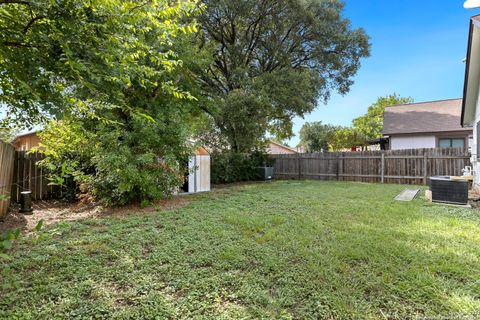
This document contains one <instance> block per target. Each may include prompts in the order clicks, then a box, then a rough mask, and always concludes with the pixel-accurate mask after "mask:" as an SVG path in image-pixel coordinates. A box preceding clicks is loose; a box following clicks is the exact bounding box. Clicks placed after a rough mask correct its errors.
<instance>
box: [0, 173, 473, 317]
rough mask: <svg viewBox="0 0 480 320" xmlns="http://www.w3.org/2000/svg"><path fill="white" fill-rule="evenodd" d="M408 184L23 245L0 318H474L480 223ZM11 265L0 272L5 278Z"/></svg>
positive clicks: (321, 188) (108, 226) (282, 185)
mask: <svg viewBox="0 0 480 320" xmlns="http://www.w3.org/2000/svg"><path fill="white" fill-rule="evenodd" d="M404 188H405V186H398V185H380V184H376V185H375V184H362V183H342V182H313V181H306V182H276V183H271V184H254V185H247V186H242V187H235V188H231V189H227V190H223V191H221V192H216V193H210V194H203V195H197V196H195V197H194V201H192V203H191V204H190V205H188V206H186V207H183V208H179V209H175V210H170V211H162V212H158V213H155V214H146V215H143V216H139V215H132V216H129V217H126V218H113V217H106V218H103V219H90V220H83V221H79V222H70V223H60V224H57V225H53V226H50V227H48V228H47V230H46V231H45V240H43V241H39V242H35V243H32V241H31V240H23V241H21V242H20V243H19V244H18V245H17V246H16V248H15V250H14V251H13V252H12V255H13V256H14V260H13V261H12V262H10V264H9V265H8V267H9V268H10V271H9V272H4V273H5V275H6V276H4V278H3V281H4V282H13V283H14V284H15V287H14V288H10V289H0V317H3V318H15V317H18V318H22V319H23V318H25V319H52V318H66V319H75V318H105V319H110V318H115V319H139V318H143V319H154V318H157V319H166V318H170V319H182V318H183V319H192V318H196V319H239V318H241V319H250V318H255V319H259V318H265V319H272V318H273V319H279V318H285V319H289V318H294V319H384V318H388V319H406V318H414V317H415V316H419V315H420V316H422V315H424V316H434V315H448V314H449V313H450V312H474V311H478V310H480V218H479V215H478V212H477V211H476V210H472V209H463V208H462V209H460V208H456V207H447V206H439V205H433V204H428V203H426V202H425V201H424V200H423V199H416V200H414V201H412V202H396V201H394V200H393V197H394V196H395V195H397V194H398V193H399V192H400V191H401V190H403V189H404ZM7 271H8V270H7Z"/></svg>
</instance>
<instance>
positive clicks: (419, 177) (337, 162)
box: [270, 148, 471, 185]
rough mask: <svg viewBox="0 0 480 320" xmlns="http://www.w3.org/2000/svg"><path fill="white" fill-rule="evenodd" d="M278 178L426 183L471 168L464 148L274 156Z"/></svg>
mask: <svg viewBox="0 0 480 320" xmlns="http://www.w3.org/2000/svg"><path fill="white" fill-rule="evenodd" d="M270 157H271V158H272V159H274V161H275V165H274V175H275V178H276V179H317V180H345V181H363V182H377V183H401V184H424V185H425V184H427V182H428V180H429V177H430V176H438V175H441V176H458V175H462V169H463V168H464V167H465V166H470V165H471V164H470V154H469V153H468V151H465V150H462V149H455V148H448V149H441V148H437V149H408V150H388V151H363V152H325V153H305V154H292V155H271V156H270Z"/></svg>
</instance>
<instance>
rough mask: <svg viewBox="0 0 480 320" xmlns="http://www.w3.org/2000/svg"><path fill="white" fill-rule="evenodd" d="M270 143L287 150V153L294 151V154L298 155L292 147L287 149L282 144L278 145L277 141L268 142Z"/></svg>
mask: <svg viewBox="0 0 480 320" xmlns="http://www.w3.org/2000/svg"><path fill="white" fill-rule="evenodd" d="M268 143H269V144H274V145H276V146H277V147H279V148H282V149H285V150H287V151H292V152H294V153H298V151H297V150H295V149H293V148H290V147H287V146H286V145H284V144H281V143H278V142H275V141H273V140H268Z"/></svg>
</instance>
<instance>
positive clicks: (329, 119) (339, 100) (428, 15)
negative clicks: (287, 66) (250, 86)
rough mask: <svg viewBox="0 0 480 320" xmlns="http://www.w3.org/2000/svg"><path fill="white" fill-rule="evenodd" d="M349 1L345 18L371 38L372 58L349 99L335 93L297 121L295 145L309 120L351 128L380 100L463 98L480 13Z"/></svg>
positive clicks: (419, 3)
mask: <svg viewBox="0 0 480 320" xmlns="http://www.w3.org/2000/svg"><path fill="white" fill-rule="evenodd" d="M344 2H345V11H344V16H345V17H348V18H349V19H350V21H351V23H352V26H353V27H362V28H364V29H365V30H366V32H367V34H368V35H369V36H370V38H371V39H370V42H371V46H372V47H371V56H370V57H369V58H367V59H364V60H363V61H362V66H361V68H360V70H359V72H358V73H357V75H356V76H355V77H354V79H353V80H354V81H355V84H354V85H353V86H352V87H351V90H350V92H349V93H348V94H346V95H345V96H340V95H338V94H333V95H332V98H331V99H330V101H329V102H328V103H327V105H324V104H319V106H318V108H317V109H316V110H315V111H314V112H313V113H311V114H309V115H306V116H305V119H301V118H297V119H295V121H294V122H295V125H294V132H295V134H296V137H294V138H292V139H291V140H290V141H288V144H289V145H291V146H295V145H297V144H298V142H299V139H298V132H299V130H300V128H301V127H302V125H303V123H305V122H306V121H322V122H324V123H331V124H336V125H349V124H350V123H351V120H352V119H353V118H355V117H357V116H359V115H362V114H364V113H365V112H366V110H367V108H368V106H369V105H370V104H371V103H373V102H374V101H375V100H376V99H377V97H379V96H383V95H387V94H390V93H393V92H396V93H399V94H401V95H403V96H410V97H412V98H413V99H414V100H415V101H416V102H420V101H429V100H440V99H449V98H460V97H461V96H462V90H463V77H464V71H465V64H464V63H462V59H463V58H465V55H466V51H467V40H468V28H469V17H470V16H473V15H476V14H480V9H473V10H466V9H464V8H463V2H464V1H463V0H436V1H435V0H344Z"/></svg>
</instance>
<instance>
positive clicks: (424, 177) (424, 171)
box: [423, 151, 428, 186]
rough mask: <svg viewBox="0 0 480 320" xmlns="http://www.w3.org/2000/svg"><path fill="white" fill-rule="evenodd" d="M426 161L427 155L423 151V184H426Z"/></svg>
mask: <svg viewBox="0 0 480 320" xmlns="http://www.w3.org/2000/svg"><path fill="white" fill-rule="evenodd" d="M427 163H428V155H427V153H426V152H425V151H424V152H423V185H424V186H426V185H427V173H428V172H427Z"/></svg>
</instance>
